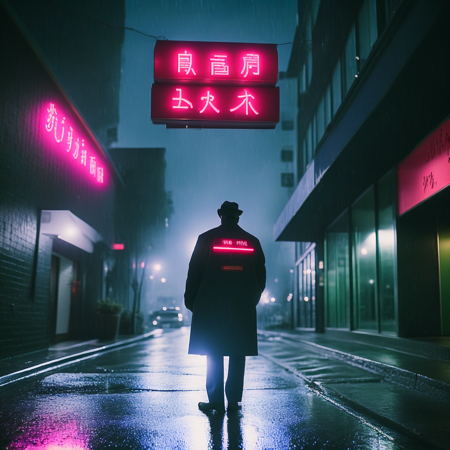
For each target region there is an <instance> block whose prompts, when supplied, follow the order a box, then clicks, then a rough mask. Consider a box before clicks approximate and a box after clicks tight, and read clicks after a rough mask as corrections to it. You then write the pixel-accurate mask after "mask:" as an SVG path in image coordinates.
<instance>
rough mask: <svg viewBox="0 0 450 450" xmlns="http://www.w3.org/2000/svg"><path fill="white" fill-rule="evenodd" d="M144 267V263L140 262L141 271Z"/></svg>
mask: <svg viewBox="0 0 450 450" xmlns="http://www.w3.org/2000/svg"><path fill="white" fill-rule="evenodd" d="M144 267H145V262H144V261H142V262H141V269H143V268H144Z"/></svg>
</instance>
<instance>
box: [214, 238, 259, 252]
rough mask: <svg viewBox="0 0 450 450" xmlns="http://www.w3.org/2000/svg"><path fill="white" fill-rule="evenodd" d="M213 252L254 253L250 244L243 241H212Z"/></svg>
mask: <svg viewBox="0 0 450 450" xmlns="http://www.w3.org/2000/svg"><path fill="white" fill-rule="evenodd" d="M213 250H214V251H215V252H217V251H219V252H224V251H225V252H233V253H236V252H237V253H240V252H242V253H253V252H254V251H255V249H254V248H253V247H252V246H251V244H250V242H248V241H247V240H243V239H214V242H213Z"/></svg>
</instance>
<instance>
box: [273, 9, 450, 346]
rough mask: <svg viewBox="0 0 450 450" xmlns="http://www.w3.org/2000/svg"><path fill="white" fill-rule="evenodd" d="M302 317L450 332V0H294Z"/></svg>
mask: <svg viewBox="0 0 450 450" xmlns="http://www.w3.org/2000/svg"><path fill="white" fill-rule="evenodd" d="M298 11H299V13H298V14H299V16H298V17H299V20H298V27H297V32H296V37H295V41H294V46H293V50H292V54H291V60H290V64H289V69H288V72H287V75H288V76H290V77H293V78H296V79H297V82H298V91H299V95H298V116H297V125H298V155H297V173H298V179H299V182H298V185H297V188H296V190H295V191H294V193H293V195H292V196H291V198H290V200H289V201H288V203H287V204H286V206H285V208H284V210H283V212H282V214H281V215H280V216H279V218H278V220H277V222H276V224H275V226H274V238H275V239H276V240H279V241H285V240H287V241H296V242H297V244H296V245H297V249H296V292H295V296H294V299H295V301H294V303H293V309H292V312H293V317H294V325H295V326H296V327H302V328H303V327H304V328H314V329H316V330H317V331H327V332H333V333H338V334H339V333H341V334H342V333H348V332H352V333H355V332H357V333H358V332H359V333H360V334H370V335H378V336H387V337H389V336H399V337H436V336H443V335H448V334H449V333H450V328H449V326H450V323H449V321H450V315H449V308H450V292H449V287H448V286H447V282H446V280H447V278H448V277H449V275H450V273H448V270H449V269H448V267H449V266H448V261H449V255H448V248H449V245H448V242H449V241H448V230H449V227H450V221H449V218H448V213H447V208H446V207H445V205H446V201H447V197H448V195H450V194H449V193H448V191H449V190H448V189H446V187H447V186H448V184H450V182H449V180H448V179H447V178H448V177H447V175H446V171H448V168H447V164H448V154H449V152H450V143H449V142H450V138H449V136H450V129H449V122H448V117H449V114H450V107H449V105H450V102H449V100H450V99H449V97H450V92H449V91H448V89H447V87H446V84H447V79H448V77H449V75H450V65H449V64H448V63H447V61H446V58H445V57H444V56H443V55H444V54H445V49H446V39H445V31H444V29H445V17H446V16H448V14H449V13H450V5H449V4H448V2H445V1H435V2H431V3H430V2H426V1H421V0H403V1H392V0H348V1H342V2H333V1H331V0H329V1H327V0H322V1H315V0H312V1H301V2H299V10H298Z"/></svg>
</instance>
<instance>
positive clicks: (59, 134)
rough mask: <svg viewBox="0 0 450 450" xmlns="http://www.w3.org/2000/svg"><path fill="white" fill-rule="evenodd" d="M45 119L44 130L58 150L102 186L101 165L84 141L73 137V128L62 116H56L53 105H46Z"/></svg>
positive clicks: (102, 170) (102, 172)
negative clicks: (68, 156)
mask: <svg viewBox="0 0 450 450" xmlns="http://www.w3.org/2000/svg"><path fill="white" fill-rule="evenodd" d="M61 116H62V119H61V122H60V118H61ZM45 117H46V120H45V130H46V131H47V132H48V133H50V136H51V137H52V138H53V139H54V141H55V142H56V144H58V147H59V149H60V150H61V151H62V152H63V153H67V154H68V155H70V156H71V158H70V160H71V161H72V163H73V164H76V165H77V166H78V167H80V168H81V169H83V171H84V172H85V173H86V174H88V175H90V176H91V178H92V180H93V181H95V182H97V183H99V184H103V183H104V181H105V175H106V174H105V170H104V167H103V163H102V162H101V160H99V158H98V156H97V154H96V153H94V152H93V151H92V150H91V149H90V148H89V149H88V148H87V146H86V143H85V140H84V139H82V138H81V137H80V136H77V135H75V133H74V128H73V126H72V125H71V124H69V123H68V120H66V117H65V116H64V114H61V115H60V116H58V111H57V109H56V107H55V104H54V103H50V104H49V105H48V108H47V109H46V113H45Z"/></svg>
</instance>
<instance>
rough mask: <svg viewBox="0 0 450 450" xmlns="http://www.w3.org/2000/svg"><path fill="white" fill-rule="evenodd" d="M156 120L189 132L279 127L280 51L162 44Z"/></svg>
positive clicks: (155, 95)
mask: <svg viewBox="0 0 450 450" xmlns="http://www.w3.org/2000/svg"><path fill="white" fill-rule="evenodd" d="M154 79H155V84H153V86H152V105H151V117H152V121H153V123H155V124H165V125H166V126H167V127H173V128H184V127H186V128H188V127H205V128H275V126H276V124H277V123H278V122H279V89H278V87H276V86H275V84H276V83H277V79H278V52H277V47H276V45H273V44H236V43H214V42H182V41H157V43H156V46H155V59H154Z"/></svg>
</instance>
